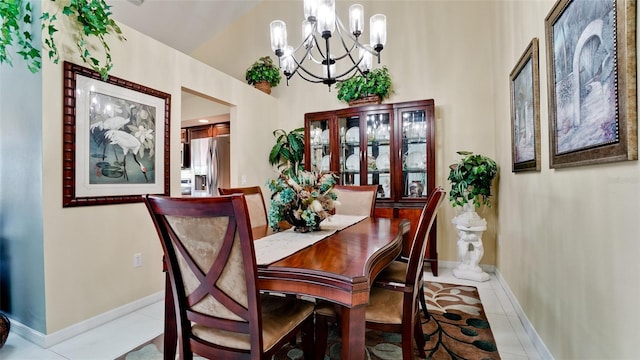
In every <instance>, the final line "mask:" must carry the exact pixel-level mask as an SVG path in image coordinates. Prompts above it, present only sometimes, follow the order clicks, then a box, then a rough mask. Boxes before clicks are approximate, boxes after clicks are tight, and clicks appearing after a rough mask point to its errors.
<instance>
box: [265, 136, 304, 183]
mask: <svg viewBox="0 0 640 360" xmlns="http://www.w3.org/2000/svg"><path fill="white" fill-rule="evenodd" d="M273 136H275V137H276V143H275V145H273V148H271V152H270V153H269V164H271V165H275V166H277V167H278V170H279V171H280V172H281V173H283V174H286V175H287V176H289V177H295V175H296V174H297V173H298V172H299V171H301V170H303V164H302V159H303V157H304V128H297V129H293V130H291V131H290V132H288V133H287V132H286V131H285V130H283V129H278V130H274V131H273Z"/></svg>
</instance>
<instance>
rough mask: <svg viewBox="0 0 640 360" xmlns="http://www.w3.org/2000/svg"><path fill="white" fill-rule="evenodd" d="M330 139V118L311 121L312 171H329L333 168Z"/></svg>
mask: <svg viewBox="0 0 640 360" xmlns="http://www.w3.org/2000/svg"><path fill="white" fill-rule="evenodd" d="M329 140H330V136H329V120H313V121H310V122H309V142H310V144H311V146H310V150H311V152H310V157H311V159H310V161H311V171H313V172H327V171H329V170H331V149H330V146H329V145H330V141H329Z"/></svg>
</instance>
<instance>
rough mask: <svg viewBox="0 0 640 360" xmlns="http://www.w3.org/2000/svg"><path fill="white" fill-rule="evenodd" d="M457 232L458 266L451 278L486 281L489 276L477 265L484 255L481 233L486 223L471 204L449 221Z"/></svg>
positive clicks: (485, 227) (466, 205)
mask: <svg viewBox="0 0 640 360" xmlns="http://www.w3.org/2000/svg"><path fill="white" fill-rule="evenodd" d="M451 222H452V223H453V224H454V225H455V226H456V230H457V231H458V259H459V260H460V264H459V265H458V266H457V267H456V268H455V269H453V276H455V277H457V278H460V279H469V280H474V281H487V280H489V274H487V273H486V272H484V271H482V268H480V266H479V265H478V264H479V263H480V259H482V256H483V255H484V246H483V245H482V233H483V232H484V231H485V230H487V221H486V220H485V219H483V218H481V217H480V216H478V213H476V212H475V210H474V209H473V204H465V206H464V212H462V213H461V214H460V215H458V216H456V217H455V218H453V220H452V221H451Z"/></svg>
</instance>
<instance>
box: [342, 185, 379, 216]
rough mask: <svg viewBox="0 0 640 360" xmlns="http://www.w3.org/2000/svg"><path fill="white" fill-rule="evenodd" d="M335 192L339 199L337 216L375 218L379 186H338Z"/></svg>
mask: <svg viewBox="0 0 640 360" xmlns="http://www.w3.org/2000/svg"><path fill="white" fill-rule="evenodd" d="M333 192H334V193H335V194H336V195H337V197H338V199H337V200H338V204H336V214H341V215H362V216H373V212H374V209H375V207H376V196H377V193H378V185H362V186H353V185H336V186H335V187H334V188H333Z"/></svg>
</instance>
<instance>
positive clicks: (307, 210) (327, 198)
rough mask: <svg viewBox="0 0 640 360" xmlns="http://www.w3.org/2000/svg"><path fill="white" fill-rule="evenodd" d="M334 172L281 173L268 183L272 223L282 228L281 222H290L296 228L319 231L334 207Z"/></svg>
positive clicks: (273, 226) (270, 220) (303, 230)
mask: <svg viewBox="0 0 640 360" xmlns="http://www.w3.org/2000/svg"><path fill="white" fill-rule="evenodd" d="M335 184H336V178H335V175H333V174H326V173H325V174H316V173H313V172H309V171H303V170H300V171H298V172H297V174H293V173H291V174H286V175H285V174H284V173H280V175H279V176H278V178H276V179H273V180H271V181H270V182H269V189H270V190H271V192H272V195H271V203H270V207H269V226H271V228H272V229H274V230H280V226H279V223H280V222H281V221H287V222H288V223H290V224H291V225H293V226H294V227H295V229H294V230H295V231H298V232H309V231H316V230H320V222H321V221H322V220H324V219H326V218H327V217H329V215H330V214H331V211H332V210H333V209H334V205H335V203H334V200H336V198H337V197H336V194H335V193H334V192H333V187H334V186H335Z"/></svg>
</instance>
